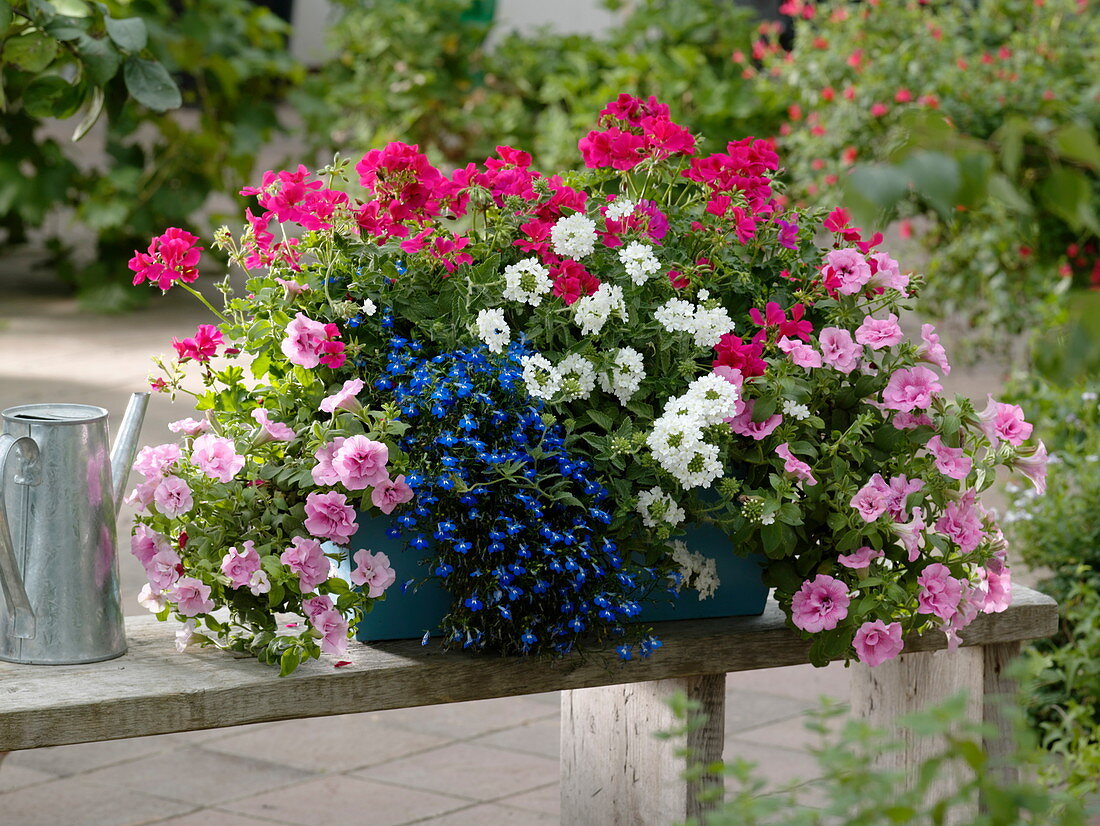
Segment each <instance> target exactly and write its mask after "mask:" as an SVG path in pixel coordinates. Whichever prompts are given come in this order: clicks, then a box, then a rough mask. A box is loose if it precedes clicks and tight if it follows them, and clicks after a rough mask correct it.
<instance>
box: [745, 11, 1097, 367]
mask: <svg viewBox="0 0 1100 826" xmlns="http://www.w3.org/2000/svg"><path fill="white" fill-rule="evenodd" d="M785 6H786V8H787V10H788V11H790V12H792V13H795V14H797V15H799V17H800V19H799V20H798V23H797V26H796V29H795V40H794V43H795V46H794V50H793V51H792V52H791V54H790V55H787V54H785V53H784V52H783V51H782V49H781V48H780V47H779V45H778V44H777V43H776V42H775V40H776V39H775V38H774V37H771V38H768V39H765V40H762V41H760V42H759V43H758V44H757V46H756V47H755V48H756V54H757V55H758V56H760V57H761V58H762V59H763V61H764V64H765V69H766V71H765V74H767V75H769V76H771V77H773V78H774V79H775V81H777V82H778V83H780V84H782V89H783V96H784V97H785V98H786V99H787V101H788V102H789V108H788V113H787V114H788V122H787V123H786V124H785V125H784V127H783V132H784V133H785V137H784V138H783V139H782V144H783V146H784V148H785V149H786V152H785V153H783V156H784V157H785V158H786V159H787V162H788V163H789V164H790V166H791V168H792V172H793V177H794V179H795V180H796V181H797V192H798V194H799V195H800V197H803V198H805V199H807V200H810V201H826V202H829V203H833V202H834V201H837V200H843V201H844V202H845V203H846V204H847V205H848V206H849V207H850V208H852V209H853V210H855V211H856V213H857V215H858V216H859V218H860V219H861V220H862V221H864V222H865V224H873V225H875V226H877V227H879V228H881V227H883V226H885V224H886V223H887V222H889V221H891V220H893V219H898V218H900V219H913V218H919V219H921V220H917V221H911V222H910V221H906V223H905V224H903V231H905V232H913V233H915V235H916V238H917V240H918V241H919V243H920V244H921V245H922V246H923V248H924V250H925V251H926V252H927V253H928V256H929V258H928V265H927V268H926V272H927V275H928V287H927V288H926V289H925V291H924V293H923V295H922V307H921V310H922V311H924V312H926V313H929V314H932V315H938V316H953V317H956V318H958V319H960V320H961V321H962V322H963V323H964V324H965V326H966V327H967V328H969V331H970V334H971V338H972V340H977V341H979V342H980V343H981V344H984V345H986V346H994V347H1003V346H1004V345H1005V344H1006V343H1008V342H1011V341H1013V340H1014V339H1013V338H1012V336H1026V335H1027V334H1028V333H1029V332H1030V331H1032V330H1034V329H1036V328H1045V327H1047V326H1048V325H1049V324H1050V323H1051V322H1052V321H1053V320H1054V319H1055V318H1056V317H1057V311H1058V310H1059V309H1060V308H1061V307H1062V306H1064V304H1063V303H1062V302H1061V301H1059V300H1058V296H1059V294H1061V293H1062V292H1063V291H1065V290H1066V289H1067V288H1069V287H1071V286H1076V287H1082V286H1092V287H1095V286H1098V285H1100V262H1098V256H1097V237H1098V236H1100V221H1098V217H1097V204H1098V202H1100V145H1098V143H1097V129H1098V127H1100V97H1098V94H1100V75H1098V74H1097V72H1096V66H1098V65H1100V16H1098V15H1097V13H1096V10H1095V8H1089V4H1087V3H1085V2H1078V0H1045V2H1042V3H1039V2H1035V0H967V2H961V1H960V0H928V1H927V2H924V1H923V0H905V2H891V3H864V4H852V3H848V2H843V0H825V2H819V3H816V4H813V5H812V6H811V5H809V4H806V3H803V2H802V1H801V0H795V1H794V2H788V3H786V4H785Z"/></svg>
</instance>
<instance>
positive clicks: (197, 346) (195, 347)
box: [172, 324, 225, 361]
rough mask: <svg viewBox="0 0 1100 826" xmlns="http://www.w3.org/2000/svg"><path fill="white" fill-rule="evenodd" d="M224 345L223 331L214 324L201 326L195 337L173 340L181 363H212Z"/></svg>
mask: <svg viewBox="0 0 1100 826" xmlns="http://www.w3.org/2000/svg"><path fill="white" fill-rule="evenodd" d="M224 343H225V339H224V337H223V336H222V331H221V330H219V329H218V328H217V327H215V326H214V325H213V324H200V325H199V326H198V329H197V330H195V335H193V336H191V337H190V338H185V339H184V340H183V341H180V340H179V339H178V338H173V339H172V346H173V347H174V348H176V354H177V355H178V356H179V360H180V361H187V360H188V359H193V360H195V361H210V359H211V358H213V357H214V356H216V355H217V354H218V347H219V346H220V345H222V344H224Z"/></svg>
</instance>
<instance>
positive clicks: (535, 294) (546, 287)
mask: <svg viewBox="0 0 1100 826" xmlns="http://www.w3.org/2000/svg"><path fill="white" fill-rule="evenodd" d="M553 286H554V283H553V282H552V281H551V280H550V270H548V269H546V267H544V266H543V265H542V264H540V263H539V260H538V259H537V258H534V257H532V258H524V259H523V260H522V261H519V262H517V263H515V264H509V265H508V266H507V267H505V268H504V297H505V298H507V299H510V300H512V301H518V302H520V303H521V304H530V305H531V306H532V307H537V306H539V304H540V303H542V297H543V296H544V295H546V294H547V293H548V292H550V289H551V287H553Z"/></svg>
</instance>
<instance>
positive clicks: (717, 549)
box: [326, 514, 768, 642]
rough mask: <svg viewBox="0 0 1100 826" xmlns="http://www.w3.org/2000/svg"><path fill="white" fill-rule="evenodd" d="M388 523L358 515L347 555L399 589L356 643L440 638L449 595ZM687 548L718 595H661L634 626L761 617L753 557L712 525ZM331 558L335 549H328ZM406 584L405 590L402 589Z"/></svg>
mask: <svg viewBox="0 0 1100 826" xmlns="http://www.w3.org/2000/svg"><path fill="white" fill-rule="evenodd" d="M389 525H390V522H389V520H388V519H385V518H368V517H366V516H365V515H364V514H360V520H359V531H358V532H357V533H356V534H355V536H353V537H352V540H351V550H352V553H354V552H355V551H356V550H359V549H360V548H366V549H368V550H370V551H372V552H375V553H377V552H379V551H381V552H382V553H384V554H386V555H387V556H388V557H389V559H390V564H391V565H392V566H393V568H394V570H395V571H396V572H397V583H396V584H394V585H393V586H391V587H390V589H389V590H388V591H387V592H386V598H385V599H384V600H380V601H377V602H375V603H374V610H372V611H371V612H370V613H369V614H367V615H366V616H365V617H363V619H362V621H361V622H360V623H359V628H358V629H357V631H356V635H355V638H356V639H357V640H359V641H360V642H381V641H383V640H401V639H415V638H419V637H422V636H423V635H424V634H425V632H430V633H431V634H432V635H433V636H436V635H438V634H439V633H440V631H439V621H440V620H441V619H442V618H443V616H444V615H445V614H446V613H447V611H448V610H450V606H451V595H450V593H448V592H447V591H446V590H445V589H444V588H443V587H442V586H441V585H440V584H439V583H438V582H435V581H428V582H422V583H421V584H420V585H419V586H417V585H415V581H417V580H419V579H420V578H421V577H422V575H423V568H422V566H421V565H420V559H421V558H422V557H421V556H418V555H416V554H413V553H409V552H408V551H406V550H405V543H404V541H403V540H401V539H394V538H392V537H390V536H387V535H386V529H387V528H388V527H389ZM682 541H683V542H685V543H686V544H687V546H688V548H689V549H690V550H692V551H698V552H699V553H702V554H703V555H704V556H707V557H709V558H711V559H714V560H715V563H716V567H717V573H718V579H719V582H720V583H721V584H720V585H719V587H718V590H717V592H716V593H715V594H714V595H713V596H711V597H710V598H709V599H705V600H700V599H699V598H698V594H697V593H696V592H695V591H694V590H692V589H684V590H683V592H682V593H681V594H680V596H679V597H675V596H673V595H672V594H670V593H669V592H668V591H666V590H664V589H659V590H657V591H656V592H654V594H653V595H651V596H650V597H649V598H648V599H647V600H646V601H645V602H644V603H643V608H642V613H641V614H640V615H639V617H638V619H637V621H638V622H643V623H648V622H665V621H666V620H685V619H711V618H714V617H743V616H757V615H759V614H761V613H763V611H764V604H765V602H767V599H768V589H767V588H766V587H765V586H764V583H763V580H762V578H761V575H762V569H761V566H760V562H759V561H758V560H757V559H756V558H755V557H748V558H745V557H739V556H735V555H734V554H733V550H732V548H731V546H730V540H729V538H728V537H727V536H726V535H725V534H724V533H722V531H721V530H720V529H719V528H717V527H716V526H714V525H702V524H699V525H690V526H689V527H688V529H687V531H686V533H685V535H684V536H683V537H682ZM326 550H329V551H330V552H331V551H332V550H333V548H332V547H331V546H330V547H328V548H326ZM341 570H342V571H343V574H344V576H345V577H347V576H348V575H349V574H350V571H351V568H350V561H349V560H347V559H345V560H344V561H343V564H342V566H341ZM406 584H408V587H407V588H406V587H405V585H406Z"/></svg>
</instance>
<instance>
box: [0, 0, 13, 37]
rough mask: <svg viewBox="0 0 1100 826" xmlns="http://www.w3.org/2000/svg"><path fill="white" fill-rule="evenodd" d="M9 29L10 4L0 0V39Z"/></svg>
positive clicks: (6, 0)
mask: <svg viewBox="0 0 1100 826" xmlns="http://www.w3.org/2000/svg"><path fill="white" fill-rule="evenodd" d="M10 28H11V3H9V2H8V0H0V37H3V36H4V35H6V34H7V33H8V29H10Z"/></svg>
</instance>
